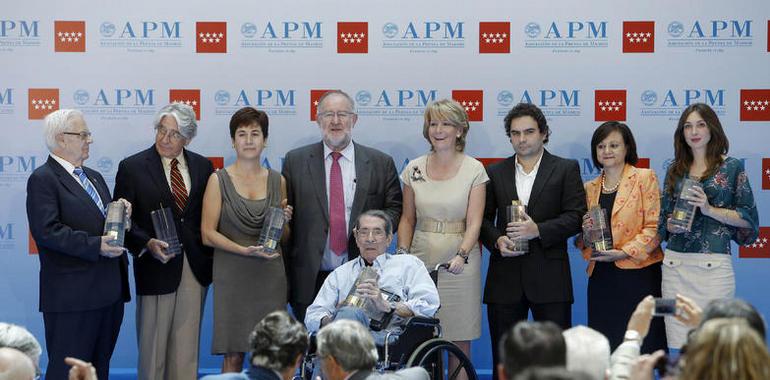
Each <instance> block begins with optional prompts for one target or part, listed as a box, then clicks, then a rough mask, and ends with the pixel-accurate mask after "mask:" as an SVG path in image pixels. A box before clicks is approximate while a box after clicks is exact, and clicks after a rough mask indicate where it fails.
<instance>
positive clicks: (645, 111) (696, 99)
mask: <svg viewBox="0 0 770 380" xmlns="http://www.w3.org/2000/svg"><path fill="white" fill-rule="evenodd" d="M725 92H726V90H725V89H711V88H700V89H698V88H685V89H665V90H662V91H656V90H644V91H643V92H642V94H641V96H640V98H639V100H640V102H641V103H642V106H641V112H640V114H641V116H650V117H656V116H660V117H669V118H670V119H678V118H679V116H680V115H681V113H682V109H684V108H686V107H687V106H689V105H691V104H694V103H705V104H708V105H709V106H711V108H713V109H714V112H716V113H717V114H718V115H719V116H723V115H725V114H726V107H725Z"/></svg>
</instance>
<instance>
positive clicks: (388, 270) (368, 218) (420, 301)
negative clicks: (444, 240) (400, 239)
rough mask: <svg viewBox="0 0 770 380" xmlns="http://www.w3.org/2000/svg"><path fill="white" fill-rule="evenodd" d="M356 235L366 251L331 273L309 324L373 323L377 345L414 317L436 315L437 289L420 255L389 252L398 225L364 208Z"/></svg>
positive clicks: (310, 312)
mask: <svg viewBox="0 0 770 380" xmlns="http://www.w3.org/2000/svg"><path fill="white" fill-rule="evenodd" d="M353 234H354V235H355V239H356V244H357V245H358V248H359V250H360V252H361V255H360V256H359V257H357V258H355V259H353V260H350V261H348V262H347V263H345V264H343V265H341V266H339V267H338V268H337V269H335V270H334V272H332V273H331V274H329V277H327V278H326V281H325V282H324V284H323V286H322V287H321V289H320V291H319V292H318V295H317V296H316V298H315V300H314V301H313V304H312V305H310V307H308V309H307V314H306V316H305V326H307V329H308V330H309V331H310V332H316V331H318V330H319V329H320V328H321V327H323V326H325V325H326V324H328V323H330V322H331V321H333V320H337V319H353V320H356V321H359V322H361V324H363V325H364V326H369V328H370V331H371V332H372V335H373V336H374V339H375V342H376V343H377V345H379V346H382V345H384V343H385V339H386V337H387V339H388V342H389V343H392V341H393V340H395V339H396V337H397V336H398V335H399V334H400V333H401V332H402V331H403V327H404V325H405V323H406V321H407V320H408V319H409V318H410V317H413V316H417V317H433V315H434V314H435V313H436V310H438V307H439V296H438V290H437V289H436V285H435V283H434V282H433V280H432V279H431V277H430V275H429V274H428V271H427V269H426V268H425V265H424V264H423V263H422V261H420V259H418V258H416V257H414V256H411V255H391V254H387V253H386V252H385V251H386V249H387V248H388V247H389V246H390V243H391V241H392V240H393V224H392V222H391V221H390V218H389V217H388V215H387V214H386V213H384V212H383V211H380V210H369V211H366V212H364V213H362V214H361V215H360V216H359V218H358V220H357V221H356V223H355V227H354V228H353Z"/></svg>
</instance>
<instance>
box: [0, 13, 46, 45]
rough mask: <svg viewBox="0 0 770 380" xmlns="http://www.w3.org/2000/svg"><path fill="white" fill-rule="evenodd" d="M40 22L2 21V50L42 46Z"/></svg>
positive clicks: (0, 29)
mask: <svg viewBox="0 0 770 380" xmlns="http://www.w3.org/2000/svg"><path fill="white" fill-rule="evenodd" d="M39 24H40V21H39V20H0V48H2V49H7V50H13V48H16V47H33V46H40V33H39Z"/></svg>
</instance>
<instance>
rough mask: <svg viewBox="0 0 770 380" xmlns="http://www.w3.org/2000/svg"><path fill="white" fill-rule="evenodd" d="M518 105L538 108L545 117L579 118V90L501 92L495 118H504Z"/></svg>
mask: <svg viewBox="0 0 770 380" xmlns="http://www.w3.org/2000/svg"><path fill="white" fill-rule="evenodd" d="M518 103H530V104H534V105H536V106H538V108H540V109H541V110H542V111H543V114H544V115H545V116H547V117H552V116H580V114H581V106H580V90H579V89H558V88H549V89H525V90H521V91H517V92H514V91H509V90H503V91H500V92H499V93H498V94H497V105H498V109H497V116H498V117H504V116H505V115H507V114H508V111H510V110H511V108H513V106H515V105H516V104H518Z"/></svg>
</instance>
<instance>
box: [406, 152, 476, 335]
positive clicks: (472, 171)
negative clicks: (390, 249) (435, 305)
mask: <svg viewBox="0 0 770 380" xmlns="http://www.w3.org/2000/svg"><path fill="white" fill-rule="evenodd" d="M426 159H427V156H421V157H418V158H416V159H414V160H412V161H411V162H409V165H407V167H406V169H404V171H403V172H402V173H401V180H402V181H403V182H404V184H406V185H409V186H410V187H411V188H412V190H413V191H414V200H415V208H416V214H417V225H416V227H415V231H414V236H413V237H412V246H411V248H410V251H411V252H412V254H414V255H415V256H417V257H418V258H420V260H422V261H423V262H424V263H425V266H426V267H427V269H428V270H429V271H430V270H433V268H434V267H435V266H436V264H439V263H445V262H448V261H449V260H451V259H452V258H453V257H455V254H456V253H457V249H458V248H459V247H460V243H462V240H463V232H452V231H450V232H449V233H447V232H444V233H442V232H429V231H423V230H420V224H421V220H428V221H430V222H431V223H434V224H435V222H436V221H439V222H449V223H456V222H461V221H465V213H466V211H467V209H468V198H469V196H470V193H471V190H472V189H473V188H474V187H476V186H478V185H481V184H484V183H486V182H488V181H489V177H487V173H486V171H485V170H484V165H482V164H481V163H480V162H479V161H477V160H476V159H474V158H472V157H469V156H464V158H463V162H462V164H461V165H460V169H459V170H458V172H457V174H456V175H455V176H454V177H453V178H451V179H447V180H442V181H437V180H432V179H430V178H428V175H427V170H426V168H425V164H426V162H427V161H426ZM468 254H469V258H468V264H466V265H465V267H464V269H463V272H462V273H461V274H459V275H455V274H451V273H448V272H446V271H444V270H441V271H440V272H439V278H438V292H439V297H440V299H441V308H440V309H439V311H438V314H437V318H439V320H440V321H441V327H442V330H443V337H444V339H447V340H452V341H459V340H473V339H477V338H478V337H480V336H481V252H480V250H479V245H478V244H475V245H474V246H473V249H472V250H471V251H470V252H469V253H468Z"/></svg>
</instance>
